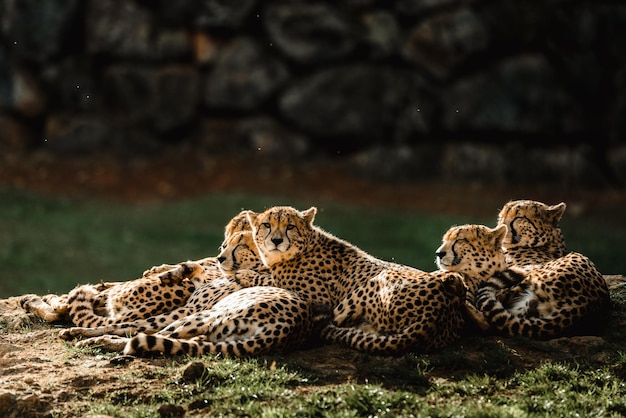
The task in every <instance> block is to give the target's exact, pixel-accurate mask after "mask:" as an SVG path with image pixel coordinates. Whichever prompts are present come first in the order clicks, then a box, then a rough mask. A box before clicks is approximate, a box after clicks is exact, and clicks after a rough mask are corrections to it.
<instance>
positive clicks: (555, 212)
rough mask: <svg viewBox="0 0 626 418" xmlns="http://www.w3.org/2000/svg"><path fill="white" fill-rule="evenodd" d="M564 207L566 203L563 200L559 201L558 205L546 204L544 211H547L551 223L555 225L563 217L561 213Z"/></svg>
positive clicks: (563, 211)
mask: <svg viewBox="0 0 626 418" xmlns="http://www.w3.org/2000/svg"><path fill="white" fill-rule="evenodd" d="M566 207H567V205H566V204H565V202H561V203H559V204H558V205H554V206H548V209H546V212H548V218H549V219H550V220H552V224H553V225H556V224H558V223H559V221H560V220H561V218H562V217H563V214H564V213H565V208H566Z"/></svg>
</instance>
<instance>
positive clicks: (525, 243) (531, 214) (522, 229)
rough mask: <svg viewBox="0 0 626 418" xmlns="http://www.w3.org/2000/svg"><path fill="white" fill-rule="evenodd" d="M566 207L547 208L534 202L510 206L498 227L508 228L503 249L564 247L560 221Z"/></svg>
mask: <svg viewBox="0 0 626 418" xmlns="http://www.w3.org/2000/svg"><path fill="white" fill-rule="evenodd" d="M565 208H566V205H565V203H559V204H558V205H554V206H548V205H546V204H544V203H541V202H536V201H533V200H515V201H511V202H508V203H507V204H506V205H504V207H503V208H502V210H501V211H500V214H499V215H498V225H506V226H507V227H508V232H507V234H506V236H505V237H504V241H503V246H504V248H514V247H543V246H555V247H557V248H558V247H561V246H563V245H564V243H563V236H562V234H561V229H560V228H559V221H560V220H561V217H562V216H563V213H564V212H565Z"/></svg>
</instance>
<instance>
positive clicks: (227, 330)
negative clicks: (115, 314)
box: [75, 231, 317, 357]
mask: <svg viewBox="0 0 626 418" xmlns="http://www.w3.org/2000/svg"><path fill="white" fill-rule="evenodd" d="M217 260H218V261H219V263H220V268H221V269H222V271H223V273H224V274H225V276H224V277H223V278H222V279H221V283H220V284H219V285H217V286H216V285H215V284H214V283H215V281H216V280H214V281H213V282H212V284H211V285H210V286H209V285H204V286H203V287H202V288H200V289H199V290H202V291H201V292H200V294H199V295H198V298H197V299H198V302H199V303H198V304H197V305H198V306H195V307H194V308H193V309H192V311H193V313H191V314H189V315H187V316H184V317H183V316H180V315H179V314H177V315H176V316H174V315H162V316H161V318H149V319H148V320H145V321H137V322H135V323H132V324H114V325H112V326H109V327H104V328H101V329H99V330H98V329H95V330H94V329H88V328H87V329H82V330H79V332H75V334H80V335H83V336H92V335H99V334H98V333H99V332H100V331H102V330H104V331H106V332H110V333H111V335H100V336H94V337H92V338H88V339H87V340H83V341H79V342H78V343H77V344H76V345H77V346H79V347H80V346H86V345H100V346H103V347H104V348H105V349H108V350H112V351H122V352H123V353H124V354H125V355H146V354H151V353H159V354H163V355H180V354H188V355H199V354H222V355H224V356H235V357H243V356H247V355H257V354H262V353H266V352H268V351H270V350H289V349H292V348H295V347H298V346H300V345H301V344H303V343H304V342H305V341H306V340H307V339H308V337H309V336H310V335H311V333H312V331H311V330H312V329H313V327H314V325H315V323H314V321H315V318H316V317H314V316H313V315H314V314H316V315H317V313H316V311H315V310H314V309H313V308H314V307H312V306H311V305H310V304H308V303H307V302H306V301H305V300H303V299H302V298H300V297H299V296H298V295H296V294H294V293H293V292H290V291H288V290H285V289H280V288H275V287H269V286H263V285H264V284H266V283H271V277H270V276H269V275H267V274H264V273H263V269H262V267H261V264H260V257H259V256H258V252H257V250H256V246H255V244H254V241H253V240H252V237H251V233H250V232H249V231H248V232H243V233H239V234H234V235H233V236H232V237H230V238H229V239H228V240H227V241H226V242H225V244H224V245H223V247H222V252H221V253H220V254H219V255H218V257H217ZM182 267H184V266H181V268H179V269H177V270H174V271H172V270H170V271H167V272H165V273H162V274H167V275H172V274H174V273H176V272H180V271H181V270H182ZM256 269H258V271H259V273H258V274H256V275H253V273H255V270H256ZM196 270H197V272H198V273H200V274H201V272H202V270H200V269H198V268H197V266H196ZM242 272H244V273H245V275H243V276H242V277H241V278H239V279H236V280H238V281H239V280H241V281H243V280H249V281H248V282H246V283H245V285H254V286H251V287H247V288H243V289H241V288H239V289H236V288H232V286H231V285H232V283H233V279H234V278H236V277H237V276H238V274H240V273H242ZM217 281H220V280H219V279H217ZM225 283H226V284H225ZM228 283H230V285H229V284H228ZM216 295H218V296H216ZM193 297H194V296H192V298H193ZM201 303H204V305H203V306H202V307H200V306H199V305H200V304H201ZM179 313H180V314H182V313H186V312H183V310H182V309H180V310H179ZM164 317H166V318H165V319H164ZM170 321H173V322H170ZM163 324H167V326H165V327H164V328H163V327H162V325H163ZM161 328H162V329H161ZM135 332H138V333H137V334H136V335H135V336H134V337H132V338H125V337H122V336H121V335H125V334H127V335H128V334H133V333H135ZM116 334H117V335H116Z"/></svg>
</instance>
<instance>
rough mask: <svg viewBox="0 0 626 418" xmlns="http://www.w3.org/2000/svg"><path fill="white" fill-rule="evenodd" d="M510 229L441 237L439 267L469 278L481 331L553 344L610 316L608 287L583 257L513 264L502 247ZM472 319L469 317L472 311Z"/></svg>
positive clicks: (457, 230)
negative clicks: (528, 266)
mask: <svg viewBox="0 0 626 418" xmlns="http://www.w3.org/2000/svg"><path fill="white" fill-rule="evenodd" d="M506 235H507V226H506V225H505V224H501V225H499V226H497V227H496V228H493V229H491V228H489V227H486V226H483V225H462V226H457V227H453V228H451V229H450V230H448V231H447V232H446V233H445V235H444V236H443V244H442V245H441V247H439V249H438V250H437V263H438V265H439V268H440V269H442V270H444V271H454V272H459V273H462V274H463V275H464V276H465V280H466V285H467V286H468V289H469V290H468V294H470V295H472V294H474V295H475V300H473V301H472V300H469V301H468V302H466V303H469V304H472V305H473V306H474V307H475V312H474V313H475V314H476V313H477V314H476V316H474V317H473V319H474V320H475V321H477V322H481V321H482V325H480V324H479V326H481V328H482V329H489V330H491V331H495V332H497V333H500V334H504V335H508V336H525V337H529V338H535V339H550V338H555V337H559V336H564V335H573V334H577V333H580V332H586V331H588V330H587V326H588V325H590V324H591V323H593V322H594V321H595V320H597V318H599V317H602V316H603V315H605V314H606V312H607V309H608V308H609V305H610V301H609V292H608V288H607V285H606V282H605V280H604V278H603V277H602V275H601V274H600V272H599V271H598V270H597V269H596V268H595V266H594V265H593V263H592V262H591V261H590V260H589V259H588V258H587V257H585V256H584V255H582V254H579V253H576V252H571V253H569V254H567V255H564V256H562V257H559V258H555V259H551V260H549V261H547V262H545V263H543V264H539V265H537V266H536V267H535V268H533V269H526V268H520V267H518V266H515V265H510V263H509V261H508V260H507V257H506V253H505V251H504V249H503V248H502V245H503V241H504V238H505V236H506ZM470 314H471V312H470Z"/></svg>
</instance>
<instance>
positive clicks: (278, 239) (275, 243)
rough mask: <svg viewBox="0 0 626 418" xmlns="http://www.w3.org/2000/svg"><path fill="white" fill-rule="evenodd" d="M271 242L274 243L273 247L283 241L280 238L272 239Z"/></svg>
mask: <svg viewBox="0 0 626 418" xmlns="http://www.w3.org/2000/svg"><path fill="white" fill-rule="evenodd" d="M272 242H273V243H274V245H276V246H279V245H280V244H281V243H282V242H283V239H282V238H272Z"/></svg>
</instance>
